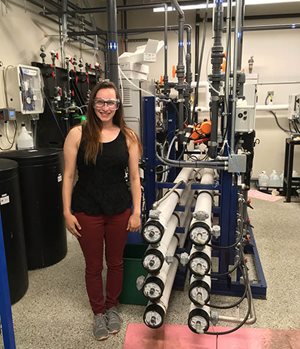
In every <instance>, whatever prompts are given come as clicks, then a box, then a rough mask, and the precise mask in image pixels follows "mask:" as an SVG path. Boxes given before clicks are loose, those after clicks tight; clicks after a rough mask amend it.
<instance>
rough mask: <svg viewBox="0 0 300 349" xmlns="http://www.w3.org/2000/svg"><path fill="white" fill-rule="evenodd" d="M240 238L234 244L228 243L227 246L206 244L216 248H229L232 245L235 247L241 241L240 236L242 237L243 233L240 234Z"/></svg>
mask: <svg viewBox="0 0 300 349" xmlns="http://www.w3.org/2000/svg"><path fill="white" fill-rule="evenodd" d="M240 235H241V236H240V238H239V240H238V241H236V242H235V243H234V244H232V245H229V246H218V245H212V244H207V246H209V247H212V248H216V249H220V250H222V249H229V248H233V247H236V246H237V245H238V244H239V243H240V242H241V241H242V238H243V234H240Z"/></svg>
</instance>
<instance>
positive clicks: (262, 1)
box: [153, 0, 300, 12]
mask: <svg viewBox="0 0 300 349" xmlns="http://www.w3.org/2000/svg"><path fill="white" fill-rule="evenodd" d="M292 2H300V0H245V5H268V4H288V3H292ZM232 5H233V6H235V2H233V3H232ZM214 6H215V4H208V6H207V7H208V8H213V7H214ZM223 6H224V7H227V2H225V3H224V4H223ZM180 8H181V9H182V10H199V9H206V4H198V5H180ZM168 11H175V8H174V7H172V6H168ZM153 12H165V8H164V7H155V8H154V9H153Z"/></svg>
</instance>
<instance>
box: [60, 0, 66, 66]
mask: <svg viewBox="0 0 300 349" xmlns="http://www.w3.org/2000/svg"><path fill="white" fill-rule="evenodd" d="M67 8H68V0H63V1H62V16H61V31H60V33H61V36H60V56H61V66H62V67H63V68H65V67H66V64H65V42H66V41H67V38H68V32H67V20H68V19H67Z"/></svg>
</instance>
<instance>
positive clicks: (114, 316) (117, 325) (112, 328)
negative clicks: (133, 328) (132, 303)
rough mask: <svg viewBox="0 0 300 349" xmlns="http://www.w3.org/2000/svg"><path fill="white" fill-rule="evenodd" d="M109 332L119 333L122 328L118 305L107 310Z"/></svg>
mask: <svg viewBox="0 0 300 349" xmlns="http://www.w3.org/2000/svg"><path fill="white" fill-rule="evenodd" d="M105 315H106V318H107V329H108V333H112V334H113V333H117V332H119V331H120V329H121V324H122V319H121V317H120V315H119V313H118V311H117V308H116V307H112V308H110V309H108V310H107V311H106V314H105Z"/></svg>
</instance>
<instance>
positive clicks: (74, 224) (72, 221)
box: [65, 213, 81, 238]
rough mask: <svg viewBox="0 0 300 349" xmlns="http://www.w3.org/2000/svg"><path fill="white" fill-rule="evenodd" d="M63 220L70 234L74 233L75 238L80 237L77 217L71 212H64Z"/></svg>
mask: <svg viewBox="0 0 300 349" xmlns="http://www.w3.org/2000/svg"><path fill="white" fill-rule="evenodd" d="M65 222H66V228H67V229H68V231H69V232H70V233H71V234H72V235H74V236H75V237H76V238H78V237H81V235H80V233H79V230H81V226H80V224H79V223H78V220H77V218H76V217H75V216H74V215H73V214H72V213H68V214H65Z"/></svg>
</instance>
